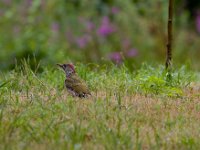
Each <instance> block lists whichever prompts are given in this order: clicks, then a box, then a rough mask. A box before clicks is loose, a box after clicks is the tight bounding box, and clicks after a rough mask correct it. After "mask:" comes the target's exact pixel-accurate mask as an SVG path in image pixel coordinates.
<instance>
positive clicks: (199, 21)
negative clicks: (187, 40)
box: [196, 11, 200, 33]
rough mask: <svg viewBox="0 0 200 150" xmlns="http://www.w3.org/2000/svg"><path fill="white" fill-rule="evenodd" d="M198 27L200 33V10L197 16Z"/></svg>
mask: <svg viewBox="0 0 200 150" xmlns="http://www.w3.org/2000/svg"><path fill="white" fill-rule="evenodd" d="M196 28H197V32H199V33H200V11H199V12H198V13H197V16H196Z"/></svg>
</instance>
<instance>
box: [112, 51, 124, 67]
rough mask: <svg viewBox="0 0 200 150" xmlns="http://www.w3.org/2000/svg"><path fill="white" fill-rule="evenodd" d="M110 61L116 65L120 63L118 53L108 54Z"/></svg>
mask: <svg viewBox="0 0 200 150" xmlns="http://www.w3.org/2000/svg"><path fill="white" fill-rule="evenodd" d="M109 58H110V60H112V61H113V62H114V63H116V64H120V63H122V55H121V54H120V52H112V53H110V54H109Z"/></svg>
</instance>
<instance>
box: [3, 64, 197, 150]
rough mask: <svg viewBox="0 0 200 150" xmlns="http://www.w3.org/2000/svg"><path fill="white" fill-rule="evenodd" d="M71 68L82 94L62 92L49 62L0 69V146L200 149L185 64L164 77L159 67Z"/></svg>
mask: <svg viewBox="0 0 200 150" xmlns="http://www.w3.org/2000/svg"><path fill="white" fill-rule="evenodd" d="M76 69H77V72H78V74H79V75H80V76H81V77H82V78H83V79H84V80H86V81H87V83H88V85H89V87H90V89H91V90H92V94H93V96H92V97H90V98H88V99H79V98H73V97H71V96H70V95H68V93H67V91H66V90H65V88H64V85H63V84H64V74H63V73H62V72H61V71H60V70H58V69H57V68H56V67H55V68H51V69H49V68H44V72H43V73H41V74H36V73H34V72H33V71H31V70H30V69H29V66H28V65H27V64H26V63H25V64H24V66H23V67H22V68H20V67H18V68H16V69H15V70H13V71H11V72H7V73H1V74H0V135H1V136H0V149H15V150H16V149H199V148H200V143H199V141H200V126H199V124H200V117H199V116H200V115H199V114H200V101H199V96H200V95H199V93H198V88H196V87H193V85H194V84H191V82H192V81H195V78H194V73H192V72H191V71H189V70H188V69H187V67H182V68H180V69H176V70H173V71H172V72H171V76H169V75H168V74H167V73H166V72H165V71H164V68H163V67H162V66H160V67H158V68H153V67H150V66H148V65H143V67H142V68H141V69H139V70H137V71H134V72H131V71H130V70H128V69H127V68H126V67H125V66H122V67H121V68H117V67H115V66H109V67H108V66H98V65H95V64H90V65H87V66H86V65H82V64H77V68H76ZM190 84H191V85H190ZM195 85H196V83H195Z"/></svg>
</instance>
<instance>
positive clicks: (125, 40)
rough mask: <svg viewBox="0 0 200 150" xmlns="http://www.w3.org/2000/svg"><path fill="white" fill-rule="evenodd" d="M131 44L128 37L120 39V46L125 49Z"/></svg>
mask: <svg viewBox="0 0 200 150" xmlns="http://www.w3.org/2000/svg"><path fill="white" fill-rule="evenodd" d="M130 46H131V41H130V40H129V39H128V38H125V39H123V41H122V47H123V49H125V50H127V49H129V48H130Z"/></svg>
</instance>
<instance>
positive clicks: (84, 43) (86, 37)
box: [76, 34, 91, 49]
mask: <svg viewBox="0 0 200 150" xmlns="http://www.w3.org/2000/svg"><path fill="white" fill-rule="evenodd" d="M90 41H91V37H90V36H89V35H87V34H86V35H84V36H82V37H79V38H77V39H76V44H77V46H78V47H79V48H81V49H82V48H85V47H86V46H87V44H88V43H89V42H90Z"/></svg>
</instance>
